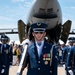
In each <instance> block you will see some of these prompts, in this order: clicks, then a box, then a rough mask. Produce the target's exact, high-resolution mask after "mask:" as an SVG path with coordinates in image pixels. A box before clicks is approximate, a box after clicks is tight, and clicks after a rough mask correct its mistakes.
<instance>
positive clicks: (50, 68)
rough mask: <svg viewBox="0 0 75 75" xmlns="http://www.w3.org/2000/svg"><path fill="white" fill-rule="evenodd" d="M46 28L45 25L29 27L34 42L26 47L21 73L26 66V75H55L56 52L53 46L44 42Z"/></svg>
mask: <svg viewBox="0 0 75 75" xmlns="http://www.w3.org/2000/svg"><path fill="white" fill-rule="evenodd" d="M46 27H47V24H45V23H34V24H32V25H31V28H32V29H33V32H32V35H33V37H34V41H33V43H32V44H31V45H30V46H29V47H28V50H27V53H26V56H25V60H24V63H23V67H22V70H21V71H22V72H23V70H24V68H26V67H27V66H28V70H27V75H57V55H56V54H57V53H56V52H57V51H56V48H55V46H54V45H52V44H49V43H48V42H46V41H45V40H44V38H45V36H46Z"/></svg>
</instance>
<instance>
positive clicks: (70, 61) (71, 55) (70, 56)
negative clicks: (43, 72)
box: [67, 46, 75, 75]
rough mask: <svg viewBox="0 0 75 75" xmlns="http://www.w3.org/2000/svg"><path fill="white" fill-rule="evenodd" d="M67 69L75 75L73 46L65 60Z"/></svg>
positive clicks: (74, 50) (74, 48) (74, 49)
mask: <svg viewBox="0 0 75 75" xmlns="http://www.w3.org/2000/svg"><path fill="white" fill-rule="evenodd" d="M67 69H68V70H72V71H73V72H74V75H75V46H72V48H71V50H70V52H69V53H68V58H67Z"/></svg>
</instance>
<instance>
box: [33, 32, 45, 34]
mask: <svg viewBox="0 0 75 75" xmlns="http://www.w3.org/2000/svg"><path fill="white" fill-rule="evenodd" d="M34 33H35V34H38V33H39V34H43V33H44V32H34Z"/></svg>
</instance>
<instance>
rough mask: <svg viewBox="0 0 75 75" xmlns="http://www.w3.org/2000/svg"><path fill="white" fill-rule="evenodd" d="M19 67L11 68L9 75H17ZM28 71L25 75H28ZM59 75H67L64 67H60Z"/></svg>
mask: <svg viewBox="0 0 75 75" xmlns="http://www.w3.org/2000/svg"><path fill="white" fill-rule="evenodd" d="M17 70H18V66H11V67H10V72H9V75H17ZM26 71H27V69H25V70H24V72H23V75H26ZM58 75H65V70H64V68H63V67H62V66H60V67H58Z"/></svg>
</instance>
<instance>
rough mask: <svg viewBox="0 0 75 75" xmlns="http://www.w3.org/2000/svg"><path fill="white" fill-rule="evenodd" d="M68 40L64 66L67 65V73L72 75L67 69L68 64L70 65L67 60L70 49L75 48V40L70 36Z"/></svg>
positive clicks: (64, 54)
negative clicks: (74, 45) (74, 44)
mask: <svg viewBox="0 0 75 75" xmlns="http://www.w3.org/2000/svg"><path fill="white" fill-rule="evenodd" d="M68 41H69V42H68V43H69V46H68V47H66V48H65V50H64V53H63V66H65V70H66V74H67V75H70V74H69V72H68V69H67V65H68V63H67V60H68V57H69V54H70V51H71V50H72V48H73V43H74V41H75V40H74V39H73V37H70V38H68Z"/></svg>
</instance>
